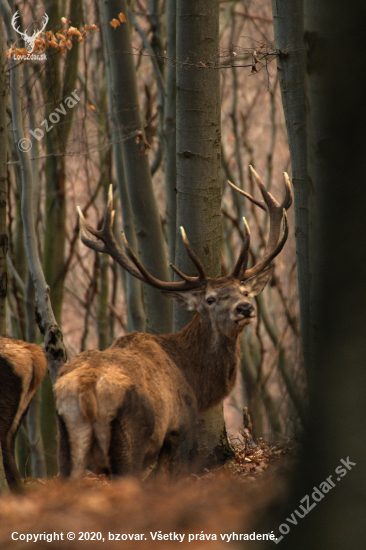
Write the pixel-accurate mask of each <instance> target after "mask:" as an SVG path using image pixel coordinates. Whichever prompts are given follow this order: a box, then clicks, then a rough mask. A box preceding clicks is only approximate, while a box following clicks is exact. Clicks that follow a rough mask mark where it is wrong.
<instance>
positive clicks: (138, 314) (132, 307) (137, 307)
mask: <svg viewBox="0 0 366 550" xmlns="http://www.w3.org/2000/svg"><path fill="white" fill-rule="evenodd" d="M101 19H102V23H103V24H105V25H107V24H109V23H108V21H107V20H105V14H104V12H102V13H101ZM102 38H103V51H104V59H105V66H106V71H107V81H108V103H109V109H110V112H111V116H110V129H111V134H112V142H113V161H114V166H115V170H116V178H117V188H118V195H119V200H120V204H121V211H122V221H123V231H124V233H125V235H126V238H127V240H128V242H129V245H130V246H131V248H132V250H134V251H135V253H137V248H138V243H137V237H136V231H135V226H134V219H133V213H132V208H131V203H130V197H129V195H128V189H127V184H126V177H125V170H124V165H123V147H122V141H121V139H122V136H121V135H120V132H119V124H118V121H117V120H116V118H117V117H116V116H112V113H116V112H117V105H116V104H115V101H114V99H115V96H114V92H113V80H112V72H111V49H112V46H111V45H109V34H108V32H106V33H105V35H104V34H103V35H102ZM120 273H122V275H121V278H122V281H123V282H124V289H125V295H126V302H127V330H128V331H133V330H137V331H139V332H145V330H146V315H145V311H144V303H143V290H142V284H141V282H140V281H139V280H138V279H136V278H135V277H133V276H132V275H130V274H129V273H127V272H126V271H124V270H123V269H122V268H120Z"/></svg>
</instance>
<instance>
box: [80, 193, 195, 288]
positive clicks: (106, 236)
mask: <svg viewBox="0 0 366 550" xmlns="http://www.w3.org/2000/svg"><path fill="white" fill-rule="evenodd" d="M78 213H79V216H80V232H81V240H82V242H83V243H84V244H85V245H86V246H88V247H89V248H92V249H93V250H96V251H97V252H105V253H107V254H109V255H110V256H111V257H112V258H113V259H114V260H115V261H116V262H117V263H118V264H119V265H120V266H121V267H123V268H124V269H125V270H126V271H128V272H129V273H130V274H131V275H133V276H134V277H136V278H137V279H139V280H140V281H143V282H144V283H147V284H149V285H150V286H153V287H155V288H158V289H159V290H163V291H164V290H165V291H180V290H193V289H195V288H199V287H201V286H202V284H203V282H204V281H205V280H206V277H205V278H204V279H203V278H202V273H203V274H204V269H203V266H202V264H201V262H200V261H199V260H198V258H197V256H196V255H195V254H194V252H193V251H192V250H190V256H191V258H192V259H193V257H194V262H195V265H196V266H197V269H198V270H199V273H200V276H199V277H188V276H184V277H183V278H184V281H183V282H172V283H170V282H165V281H160V280H159V279H156V278H155V277H153V275H151V274H150V273H149V272H148V271H147V269H146V268H145V267H144V266H143V265H142V263H141V262H140V260H139V259H138V258H137V256H136V255H135V254H134V252H133V251H132V249H131V247H130V245H129V244H128V241H127V239H126V236H125V234H124V233H123V232H122V238H123V244H124V247H125V249H126V252H127V255H126V254H125V253H124V252H123V251H122V250H121V248H120V246H119V245H118V243H117V241H116V239H115V237H114V235H113V231H112V226H113V220H114V215H115V211H114V210H113V189H112V186H110V188H109V193H108V202H107V208H106V212H105V215H104V221H103V226H102V229H100V230H97V229H94V228H93V227H92V226H91V225H89V224H88V223H87V221H86V220H85V218H84V215H83V213H82V211H81V210H80V208H79V207H78ZM87 231H88V232H89V233H91V234H92V235H94V237H96V238H97V239H99V240H100V241H102V243H103V244H102V243H101V242H97V241H93V240H91V239H89V238H88V236H87V233H86V232H87ZM186 241H187V242H188V239H187V238H186ZM185 244H186V243H185ZM186 247H187V245H186ZM188 247H189V248H190V245H189V242H188ZM199 266H200V267H199ZM178 271H179V270H178ZM179 273H180V272H179ZM182 275H183V274H182Z"/></svg>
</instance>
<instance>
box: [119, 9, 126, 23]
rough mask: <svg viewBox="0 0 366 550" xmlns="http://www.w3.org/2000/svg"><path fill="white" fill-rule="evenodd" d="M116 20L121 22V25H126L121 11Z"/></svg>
mask: <svg viewBox="0 0 366 550" xmlns="http://www.w3.org/2000/svg"><path fill="white" fill-rule="evenodd" d="M118 19H119V20H120V21H121V23H126V17H125V14H124V13H123V12H122V11H121V13H119V14H118Z"/></svg>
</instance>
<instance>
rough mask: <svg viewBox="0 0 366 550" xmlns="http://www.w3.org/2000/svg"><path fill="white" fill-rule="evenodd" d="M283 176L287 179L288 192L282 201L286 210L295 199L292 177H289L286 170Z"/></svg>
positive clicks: (286, 187)
mask: <svg viewBox="0 0 366 550" xmlns="http://www.w3.org/2000/svg"><path fill="white" fill-rule="evenodd" d="M283 178H284V180H285V189H286V194H285V198H284V199H283V201H282V205H281V206H282V208H284V209H285V210H288V209H289V208H290V206H291V204H292V201H293V193H292V187H291V182H290V178H289V177H288V173H287V172H284V173H283Z"/></svg>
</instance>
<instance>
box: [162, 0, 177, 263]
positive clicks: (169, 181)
mask: <svg viewBox="0 0 366 550" xmlns="http://www.w3.org/2000/svg"><path fill="white" fill-rule="evenodd" d="M176 8H177V2H176V0H167V3H166V27H167V44H166V56H167V58H168V62H167V67H166V82H165V94H166V95H165V114H164V138H165V186H166V198H167V207H166V220H167V224H168V244H169V259H170V261H171V262H172V263H174V262H175V240H176V225H177V223H176V221H177V191H176V186H177V162H176V85H177V78H176V61H175V60H176V56H177V52H176V27H177V25H176V20H177V9H176Z"/></svg>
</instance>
